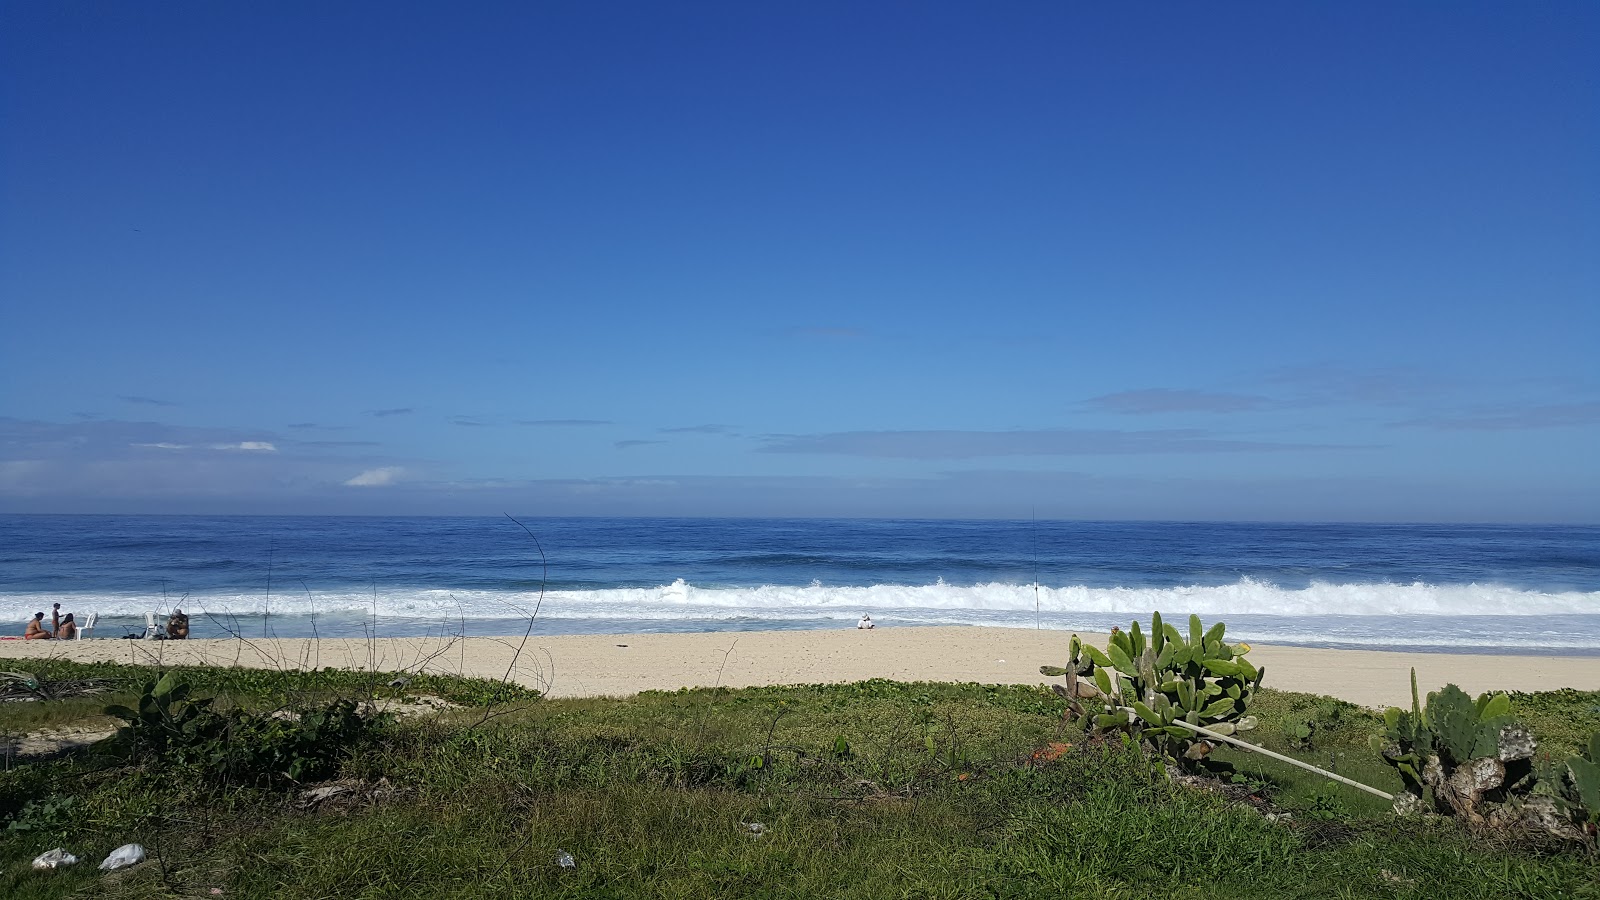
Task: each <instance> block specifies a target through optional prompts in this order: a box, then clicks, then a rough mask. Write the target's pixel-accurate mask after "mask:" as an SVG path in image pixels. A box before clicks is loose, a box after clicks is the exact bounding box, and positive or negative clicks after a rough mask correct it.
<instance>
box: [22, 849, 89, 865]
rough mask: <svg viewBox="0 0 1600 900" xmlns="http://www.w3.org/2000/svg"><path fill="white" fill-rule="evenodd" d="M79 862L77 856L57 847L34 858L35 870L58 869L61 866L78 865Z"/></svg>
mask: <svg viewBox="0 0 1600 900" xmlns="http://www.w3.org/2000/svg"><path fill="white" fill-rule="evenodd" d="M77 862H78V858H77V857H76V856H73V855H72V854H71V853H68V852H67V851H66V850H63V849H62V848H60V847H57V848H55V849H54V850H46V851H45V852H43V853H41V854H39V855H38V856H36V857H34V860H33V867H34V868H35V869H57V868H60V867H61V866H71V865H76V864H77Z"/></svg>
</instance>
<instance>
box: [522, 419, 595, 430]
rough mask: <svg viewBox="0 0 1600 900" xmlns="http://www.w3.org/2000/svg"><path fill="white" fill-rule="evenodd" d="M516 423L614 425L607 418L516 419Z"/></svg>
mask: <svg viewBox="0 0 1600 900" xmlns="http://www.w3.org/2000/svg"><path fill="white" fill-rule="evenodd" d="M517 424H518V425H532V426H535V427H542V428H569V427H570V428H581V427H585V426H589V425H614V424H616V423H615V422H612V421H610V420H607V419H518V420H517Z"/></svg>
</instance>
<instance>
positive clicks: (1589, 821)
mask: <svg viewBox="0 0 1600 900" xmlns="http://www.w3.org/2000/svg"><path fill="white" fill-rule="evenodd" d="M1540 782H1541V784H1540V787H1541V788H1545V789H1546V791H1545V792H1546V793H1547V794H1549V795H1550V796H1551V797H1552V798H1553V800H1554V801H1555V807H1556V809H1557V810H1558V811H1559V812H1561V813H1563V814H1564V815H1565V816H1566V817H1567V819H1568V820H1570V821H1571V822H1572V823H1573V824H1575V825H1577V826H1578V827H1579V828H1581V829H1582V834H1583V835H1584V836H1585V837H1586V838H1587V839H1588V840H1589V841H1590V843H1596V842H1597V840H1600V834H1597V833H1596V832H1600V731H1596V732H1595V733H1594V734H1591V735H1589V741H1588V745H1587V746H1586V747H1584V748H1583V752H1581V753H1579V754H1578V755H1576V756H1569V757H1567V759H1566V760H1565V761H1564V763H1556V764H1553V765H1550V766H1548V767H1547V769H1546V771H1544V772H1541V773H1540Z"/></svg>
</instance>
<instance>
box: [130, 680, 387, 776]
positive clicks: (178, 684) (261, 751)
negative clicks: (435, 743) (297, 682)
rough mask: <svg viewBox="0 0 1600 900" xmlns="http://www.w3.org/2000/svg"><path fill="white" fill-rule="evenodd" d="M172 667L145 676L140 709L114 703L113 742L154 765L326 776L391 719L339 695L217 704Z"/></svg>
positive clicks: (203, 771) (211, 772) (204, 772)
mask: <svg viewBox="0 0 1600 900" xmlns="http://www.w3.org/2000/svg"><path fill="white" fill-rule="evenodd" d="M190 692H191V687H190V685H189V684H187V683H185V682H183V681H181V680H180V679H179V678H178V677H177V675H176V674H175V673H173V672H168V673H166V674H165V675H163V676H162V677H161V678H160V679H159V680H157V681H152V682H148V683H146V685H145V686H144V688H143V690H142V692H141V694H140V697H139V703H138V709H136V710H135V709H130V708H128V707H126V706H120V705H112V706H108V707H106V709H105V712H106V714H107V715H111V716H115V717H117V718H119V719H122V720H123V721H124V722H125V723H127V724H125V725H124V726H123V727H122V728H121V729H119V731H118V732H117V736H116V741H115V742H114V743H113V745H112V748H111V749H113V750H114V751H115V750H120V751H121V752H123V753H124V754H125V755H126V757H127V758H128V759H129V760H130V761H133V762H138V763H144V764H148V765H150V766H152V767H153V768H157V769H188V770H190V771H193V772H195V773H197V774H199V775H200V776H202V777H203V778H206V779H210V780H212V781H216V782H219V783H222V782H225V783H248V784H257V785H261V786H274V785H276V786H283V785H286V784H295V783H300V782H303V781H308V780H314V779H318V778H325V777H328V776H330V775H332V774H334V773H335V772H336V771H337V770H338V766H339V763H340V761H341V760H342V759H343V758H344V757H345V756H346V755H348V754H349V753H350V752H351V751H352V750H354V749H355V748H357V747H359V746H361V745H363V744H365V743H367V742H369V741H370V739H371V738H372V737H373V736H374V735H375V733H376V732H377V731H378V730H379V728H381V727H382V726H384V725H387V724H389V723H390V722H391V721H392V717H390V716H388V715H386V714H380V713H376V712H375V711H373V710H371V709H370V708H369V705H366V704H359V703H357V702H356V701H354V700H350V699H347V698H346V699H337V700H333V701H330V702H326V703H321V704H314V705H310V706H306V707H302V708H290V709H284V710H280V711H278V712H275V713H272V714H260V713H252V712H247V711H245V710H242V709H231V710H228V711H226V712H221V711H218V710H216V709H213V708H212V703H213V699H214V698H211V697H202V698H195V699H191V698H190Z"/></svg>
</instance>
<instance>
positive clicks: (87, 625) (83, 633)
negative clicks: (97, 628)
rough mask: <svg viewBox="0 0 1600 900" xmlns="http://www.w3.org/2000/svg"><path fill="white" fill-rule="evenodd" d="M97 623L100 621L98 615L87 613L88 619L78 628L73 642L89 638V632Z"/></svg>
mask: <svg viewBox="0 0 1600 900" xmlns="http://www.w3.org/2000/svg"><path fill="white" fill-rule="evenodd" d="M98 621H100V614H99V613H97V612H92V613H89V615H88V617H87V618H85V619H84V620H83V624H82V625H79V626H78V633H77V636H76V637H74V638H73V640H78V641H81V640H83V639H84V638H86V637H88V636H89V632H91V631H93V630H94V623H96V622H98Z"/></svg>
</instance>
